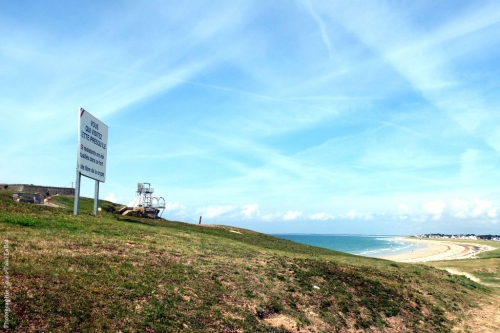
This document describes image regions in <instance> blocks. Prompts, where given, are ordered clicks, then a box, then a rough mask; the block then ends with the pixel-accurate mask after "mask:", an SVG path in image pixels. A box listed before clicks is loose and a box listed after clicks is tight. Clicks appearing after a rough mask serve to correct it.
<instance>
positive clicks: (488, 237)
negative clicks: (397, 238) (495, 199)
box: [413, 234, 500, 242]
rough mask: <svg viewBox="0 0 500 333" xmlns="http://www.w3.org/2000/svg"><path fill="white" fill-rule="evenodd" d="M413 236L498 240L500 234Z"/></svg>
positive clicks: (420, 236) (416, 236)
mask: <svg viewBox="0 0 500 333" xmlns="http://www.w3.org/2000/svg"><path fill="white" fill-rule="evenodd" d="M413 237H415V238H440V239H471V240H488V241H495V242H500V236H498V235H478V236H476V235H474V234H457V235H447V234H422V235H415V236H413Z"/></svg>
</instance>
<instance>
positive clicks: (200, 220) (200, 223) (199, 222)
mask: <svg viewBox="0 0 500 333" xmlns="http://www.w3.org/2000/svg"><path fill="white" fill-rule="evenodd" d="M198 224H201V216H200V221H199V222H198Z"/></svg>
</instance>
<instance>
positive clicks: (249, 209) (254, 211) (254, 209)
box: [241, 204, 260, 219]
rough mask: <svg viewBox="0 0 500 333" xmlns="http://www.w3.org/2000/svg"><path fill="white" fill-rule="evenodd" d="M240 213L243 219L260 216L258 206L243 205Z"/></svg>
mask: <svg viewBox="0 0 500 333" xmlns="http://www.w3.org/2000/svg"><path fill="white" fill-rule="evenodd" d="M241 213H242V214H243V215H244V216H245V218H248V219H249V218H252V217H256V216H259V215H260V211H259V205H258V204H251V205H244V206H243V207H242V208H241Z"/></svg>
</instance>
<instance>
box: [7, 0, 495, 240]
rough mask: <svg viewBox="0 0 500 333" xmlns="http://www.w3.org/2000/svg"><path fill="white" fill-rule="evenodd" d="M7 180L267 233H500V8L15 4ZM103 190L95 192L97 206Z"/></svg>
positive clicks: (11, 10) (468, 4)
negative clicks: (82, 123)
mask: <svg viewBox="0 0 500 333" xmlns="http://www.w3.org/2000/svg"><path fill="white" fill-rule="evenodd" d="M0 32H1V33H0V87H1V89H0V115H1V119H2V120H1V125H0V128H1V131H0V140H1V142H2V149H1V150H0V182H5V183H33V184H39V185H52V186H71V183H72V182H74V181H75V167H76V151H77V139H78V137H77V135H78V133H77V125H78V108H79V107H83V108H85V109H86V110H87V111H89V112H90V113H92V114H93V115H94V116H96V117H97V118H98V119H100V120H101V121H102V122H104V123H105V124H107V125H108V127H109V139H108V156H107V164H108V165H107V176H106V182H105V183H103V184H101V187H100V195H101V198H102V199H105V198H106V199H109V200H112V201H115V202H118V203H127V202H129V201H130V200H131V199H132V198H133V197H134V194H135V189H136V184H137V183H138V182H150V183H152V186H153V187H154V188H155V194H156V195H159V196H163V197H164V198H165V199H166V201H167V209H166V210H165V212H164V214H163V217H165V218H168V219H172V220H182V221H186V222H197V220H198V217H199V216H200V215H202V216H203V221H204V222H205V223H215V224H229V225H234V226H237V227H245V228H250V229H254V230H258V231H263V232H269V233H279V232H311V233H332V234H335V233H356V234H415V233H431V232H445V233H454V232H456V233H460V232H464V233H465V232H471V233H476V234H484V233H497V234H499V233H500V223H499V222H500V216H499V215H500V190H499V187H498V184H499V181H500V170H499V167H498V166H499V162H500V155H499V152H500V126H499V125H500V108H499V107H500V99H499V98H498V96H499V94H498V91H499V88H500V79H499V78H500V61H498V59H500V39H499V38H498V36H500V3H499V2H497V1H480V2H477V1H474V2H473V1H453V2H449V1H448V2H446V1H442V2H436V1H398V2H394V1H313V0H310V1H210V2H209V1H188V2H178V1H149V2H136V1H122V2H116V1H105V2H102V1H99V2H98V1H85V2H78V1H70V2H67V1H39V2H37V3H36V4H35V3H32V2H23V1H0ZM93 186H94V182H93V181H92V180H90V179H88V178H84V179H83V180H82V195H84V196H89V197H91V196H93Z"/></svg>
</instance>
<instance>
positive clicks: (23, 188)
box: [0, 184, 75, 199]
mask: <svg viewBox="0 0 500 333" xmlns="http://www.w3.org/2000/svg"><path fill="white" fill-rule="evenodd" d="M0 189H1V190H9V191H12V192H22V193H38V194H39V195H40V198H41V199H44V198H46V197H48V196H54V195H56V194H60V195H73V196H74V195H75V189H74V188H71V187H55V186H42V185H33V184H30V185H27V184H0Z"/></svg>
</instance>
